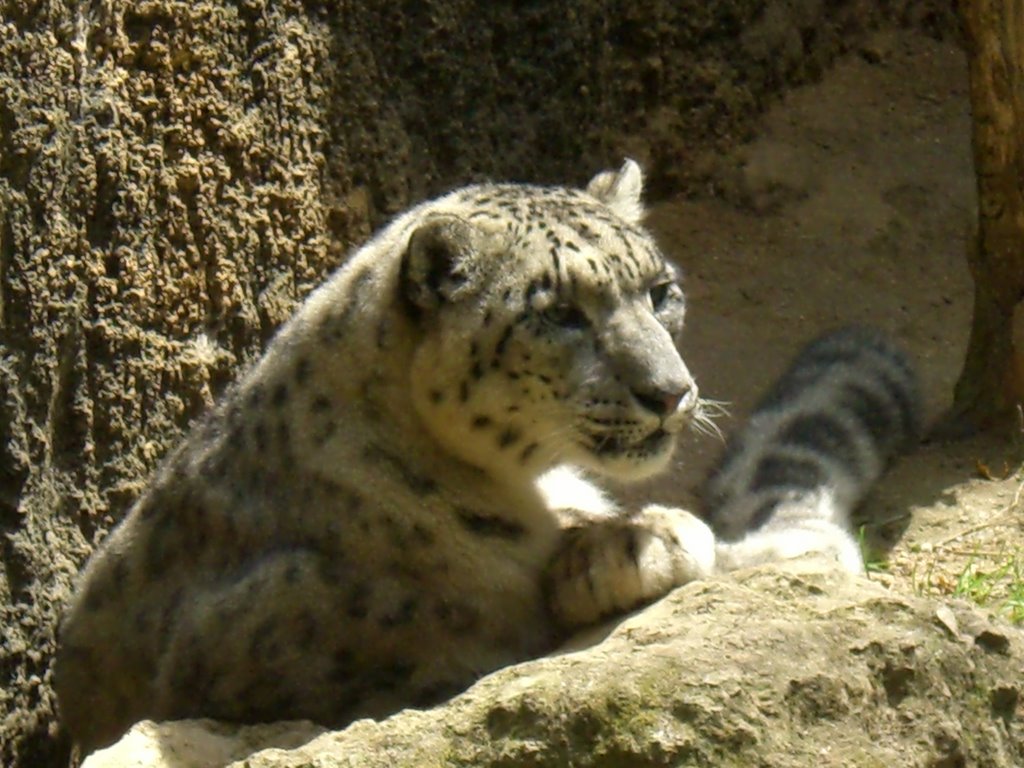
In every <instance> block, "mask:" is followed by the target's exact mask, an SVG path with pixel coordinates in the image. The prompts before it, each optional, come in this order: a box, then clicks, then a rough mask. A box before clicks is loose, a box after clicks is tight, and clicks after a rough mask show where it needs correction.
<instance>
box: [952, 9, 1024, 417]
mask: <svg viewBox="0 0 1024 768" xmlns="http://www.w3.org/2000/svg"><path fill="white" fill-rule="evenodd" d="M959 10H960V17H961V21H962V23H963V27H964V32H965V35H966V43H967V54H968V59H969V66H970V76H971V107H972V111H973V114H974V129H973V144H974V164H975V170H976V172H977V176H978V232H977V239H976V242H975V244H974V247H973V248H972V249H971V252H970V253H969V254H968V264H969V266H970V269H971V274H972V276H973V277H974V284H975V290H974V319H973V323H972V326H971V336H970V341H969V343H968V347H967V356H966V359H965V361H964V367H963V371H962V372H961V374H960V380H959V381H958V382H957V385H956V390H955V395H954V403H953V412H952V419H951V421H952V422H953V423H955V424H959V425H960V426H961V427H966V426H970V427H974V428H979V427H981V428H984V427H989V426H992V425H993V424H995V423H998V422H999V421H1000V420H1001V419H1002V418H1003V417H1005V416H1007V415H1008V414H1010V413H1011V412H1012V411H1013V410H1014V409H1015V408H1016V407H1017V406H1019V405H1020V404H1021V403H1022V402H1024V364H1022V359H1021V357H1020V354H1019V353H1018V352H1017V351H1016V350H1015V348H1014V341H1013V313H1014V309H1015V307H1016V306H1017V304H1018V302H1019V301H1020V300H1021V298H1022V296H1024V0H961V1H960V4H959Z"/></svg>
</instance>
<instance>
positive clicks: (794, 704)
mask: <svg viewBox="0 0 1024 768" xmlns="http://www.w3.org/2000/svg"><path fill="white" fill-rule="evenodd" d="M937 616H938V617H940V618H939V620H936V619H937ZM950 625H952V626H955V627H957V628H958V631H956V632H953V631H951V630H950ZM964 628H969V629H964ZM994 638H1000V640H999V641H998V642H995V641H994ZM588 646H589V647H588ZM1022 669H1024V632H1021V630H1018V629H1015V628H1013V627H1011V626H1010V625H1008V624H1005V623H1002V622H1001V621H999V620H998V619H993V618H990V617H987V616H986V615H985V614H983V613H982V612H981V611H979V610H978V609H977V608H975V607H972V606H970V605H968V604H966V603H960V602H953V603H950V604H948V605H938V606H937V605H936V603H935V602H934V601H930V600H926V599H923V598H917V597H912V596H906V595H899V594H896V593H891V592H889V591H887V590H886V589H884V588H883V587H881V586H879V585H877V584H875V583H872V582H871V581H868V580H865V579H857V580H849V579H846V578H844V577H842V576H841V575H839V574H833V573H830V572H827V571H825V570H823V568H822V566H821V564H820V563H816V562H814V561H796V562H792V563H787V564H783V565H778V566H772V567H768V568H763V569H757V570H751V571H748V572H743V573H740V574H738V575H736V576H734V577H733V578H729V579H721V580H716V581H707V582H699V583H693V584H690V585H688V586H686V587H683V588H681V589H679V590H676V591H675V592H674V593H673V594H671V595H670V596H668V597H667V598H665V599H664V600H662V601H660V602H658V603H656V604H655V605H652V606H650V607H649V608H647V609H645V610H643V611H641V612H639V613H637V614H635V615H633V616H630V617H628V618H626V619H625V620H623V621H621V622H620V623H618V625H616V626H614V627H604V628H602V629H600V630H595V631H593V632H591V633H590V634H589V636H586V637H580V638H577V639H576V640H575V641H574V642H573V643H572V644H571V646H570V647H568V648H567V649H565V650H564V651H563V652H562V653H560V654H558V655H555V656H553V657H550V658H544V659H539V660H537V661H532V662H528V663H525V664H520V665H518V666H516V667H511V668H508V669H504V670H501V671H498V672H496V673H494V674H492V675H489V676H488V677H486V678H484V679H483V680H481V681H480V682H479V683H477V684H476V685H475V686H473V687H472V688H471V689H469V690H468V691H467V692H466V693H464V694H463V695H461V696H458V697H456V698H455V699H453V700H452V701H451V702H449V703H448V704H447V705H445V706H441V707H437V708H435V709H432V710H428V711H415V710H406V711H404V712H401V713H399V714H397V715H395V716H394V717H391V718H388V719H387V720H384V721H381V722H374V721H370V720H362V721H359V722H356V723H354V724H352V725H351V726H350V727H348V728H347V729H345V730H343V731H339V732H334V733H324V734H322V735H318V736H316V737H315V738H312V740H311V741H309V742H308V743H302V744H301V746H296V745H298V744H300V743H301V742H303V741H305V740H306V739H307V738H310V737H311V736H314V735H315V732H314V731H313V730H312V729H311V726H309V725H308V724H303V725H294V724H282V725H279V726H268V727H267V728H269V729H273V728H275V727H276V728H278V730H276V731H275V730H260V729H253V728H245V729H239V730H235V731H232V730H231V729H230V728H228V727H227V726H223V725H217V724H211V723H209V722H182V723H167V724H163V725H153V724H144V725H142V726H139V727H137V728H136V729H135V730H133V731H132V732H131V733H130V734H129V735H128V736H126V737H125V739H124V740H122V741H121V742H120V743H119V744H117V745H115V746H114V747H112V748H111V749H110V750H105V751H104V752H103V753H97V754H96V755H94V756H93V757H92V758H90V760H89V761H87V762H86V764H85V766H84V768H101V766H113V765H118V766H140V767H141V766H146V768H156V767H157V766H165V767H166V768H170V767H171V766H174V768H200V766H202V767H203V768H207V767H209V768H212V767H213V766H219V765H223V764H224V761H225V756H231V758H234V759H236V760H238V762H235V763H232V766H233V768H243V767H244V768H299V767H300V766H310V765H315V766H317V767H318V768H334V767H335V766H365V767H368V768H375V767H376V766H380V768H385V767H388V768H390V767H391V766H441V765H473V766H495V767H496V766H566V765H572V766H662V765H664V766H669V765H680V764H693V765H715V766H728V765H737V766H739V765H743V766H747V765H754V764H757V765H763V766H779V767H780V768H785V767H787V766H792V767H793V768H797V767H799V768H804V767H805V766H808V765H815V766H849V765H857V766H866V765H879V766H896V765H929V766H947V765H948V766H954V765H984V766H990V767H991V768H1001V767H1002V766H1006V768H1010V767H1011V766H1020V765H1024V707H1022V704H1021V688H1022V687H1024V681H1022V677H1021V670H1022ZM233 734H234V735H233ZM254 734H258V735H254ZM207 744H208V745H209V746H202V747H201V748H200V746H192V745H207ZM167 745H175V746H174V747H173V750H174V751H173V755H172V752H171V750H169V749H168V746H167ZM251 745H257V748H258V747H259V746H264V747H267V748H264V749H263V751H259V752H256V753H255V754H252V755H249V756H244V755H245V750H246V749H247V748H248V747H250V746H251ZM101 758H102V761H101Z"/></svg>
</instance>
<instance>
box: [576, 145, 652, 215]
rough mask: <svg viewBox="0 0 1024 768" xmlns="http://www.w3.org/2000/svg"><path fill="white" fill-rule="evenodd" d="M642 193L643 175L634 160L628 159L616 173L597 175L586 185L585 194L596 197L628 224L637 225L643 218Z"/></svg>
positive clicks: (605, 172)
mask: <svg viewBox="0 0 1024 768" xmlns="http://www.w3.org/2000/svg"><path fill="white" fill-rule="evenodd" d="M643 191H644V174H643V171H641V170H640V166H639V165H637V163H636V161H635V160H631V159H629V158H628V157H627V158H626V162H624V163H623V164H622V167H621V168H620V169H619V170H617V171H604V172H602V173H599V174H597V176H595V177H594V178H592V179H591V180H590V183H589V184H587V194H589V195H591V196H593V197H596V198H597V199H598V200H600V201H601V202H602V203H604V204H605V205H607V206H608V207H609V208H611V209H612V211H614V212H615V213H616V214H617V215H618V216H619V218H621V219H623V220H625V221H627V222H629V223H630V224H639V223H640V221H641V220H642V219H643V217H644V206H643V203H641V202H640V195H641V193H642V192H643Z"/></svg>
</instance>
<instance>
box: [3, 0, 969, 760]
mask: <svg viewBox="0 0 1024 768" xmlns="http://www.w3.org/2000/svg"><path fill="white" fill-rule="evenodd" d="M883 8H884V10H883ZM943 8H944V4H942V3H939V2H934V3H933V2H925V3H921V2H909V1H907V2H892V3H884V4H882V3H879V4H875V3H872V2H854V1H853V0H849V1H847V2H838V3H824V2H821V0H799V1H798V2H792V1H791V0H772V2H769V3H763V2H759V1H757V2H756V1H755V0H718V1H717V2H712V3H708V2H702V1H698V0H692V1H689V2H681V3H680V2H667V1H666V2H654V3H647V4H635V3H619V2H612V1H611V0H601V1H599V2H590V3H586V4H576V5H574V6H573V8H572V9H570V10H568V11H567V10H566V9H565V8H564V7H563V6H561V5H558V4H552V3H519V4H515V5H514V6H507V5H503V4H494V5H486V4H484V5H481V4H478V3H469V2H468V0H434V1H433V2H417V3H397V4H395V3H391V4H386V3H377V4H363V3H354V2H346V1H345V0H338V2H335V3H330V2H299V0H280V1H277V2H268V1H267V0H235V1H233V2H231V1H228V0H222V1H220V2H214V1H212V0H199V1H198V2H176V1H175V0H131V1H129V0H103V1H102V2H69V1H68V0H0V534H2V536H0V545H2V546H0V564H2V568H0V626H2V635H0V764H3V765H5V766H11V767H12V768H20V767H21V766H33V768H35V767H42V768H45V767H46V766H51V765H52V766H55V765H61V764H63V762H64V760H65V757H66V754H67V744H66V742H65V741H64V740H62V739H61V738H60V737H59V734H58V732H57V730H56V728H55V720H54V711H53V706H54V704H53V696H52V692H51V688H50V685H49V680H48V677H49V660H50V654H51V652H52V647H53V632H54V628H55V625H56V621H57V617H58V615H59V611H60V608H61V606H62V604H63V600H64V598H65V596H66V594H67V590H68V588H69V586H70V584H71V583H72V580H73V577H74V574H75V573H76V571H77V569H78V567H79V566H80V565H81V563H82V562H83V561H84V559H85V558H86V557H87V555H88V553H89V552H90V551H91V549H92V548H93V546H94V545H95V543H96V542H97V541H98V540H99V539H100V537H101V536H102V535H103V533H104V532H105V531H106V530H107V529H108V528H109V527H110V526H111V525H112V524H113V523H114V522H116V520H117V519H119V517H120V516H121V515H122V514H123V513H124V511H125V509H126V508H127V506H128V505H129V504H130V502H131V501H132V499H133V498H134V497H135V496H136V495H137V494H138V491H139V489H140V487H141V484H142V483H143V482H145V478H146V476H147V475H148V473H149V472H150V471H151V470H152V468H153V466H154V465H155V464H156V462H157V461H158V460H159V459H160V458H161V457H162V456H163V455H164V454H166V452H167V451H168V449H169V447H170V446H171V445H172V444H173V443H174V442H175V440H176V439H177V438H178V436H179V435H180V433H181V431H182V430H183V429H184V428H185V427H186V426H187V425H188V423H189V422H190V421H191V420H193V419H194V418H195V417H196V416H197V415H198V414H199V413H200V412H201V411H202V410H203V409H204V407H206V405H207V404H208V403H209V402H211V400H212V399H213V398H214V397H215V396H216V394H217V393H218V392H219V391H220V390H222V389H223V387H224V386H225V385H226V383H227V382H228V381H229V380H230V379H232V378H233V376H234V374H235V371H236V370H237V369H238V368H239V367H241V366H244V365H245V364H246V362H247V361H249V360H251V359H253V358H254V357H255V356H256V355H257V354H258V353H259V350H260V349H261V347H262V345H263V344H264V343H265V341H266V339H267V338H268V337H269V336H270V335H271V334H272V332H273V330H274V329H275V328H276V327H277V326H278V325H279V324H280V322H281V321H282V320H283V319H284V318H285V317H286V316H287V315H288V314H289V312H290V310H291V308H292V307H293V306H294V304H295V302H296V301H298V300H300V299H301V297H302V296H304V295H305V293H306V292H307V291H308V290H309V289H310V288H311V287H312V286H313V285H315V284H316V283H317V282H318V281H319V280H320V279H321V278H322V276H323V275H324V274H325V273H326V272H327V271H328V270H330V269H331V268H332V267H333V266H335V265H336V264H338V263H340V261H341V260H342V259H343V255H344V253H345V252H346V250H347V249H348V248H349V247H350V246H351V245H352V244H353V243H355V242H358V241H360V240H361V239H363V238H365V237H366V236H367V235H368V233H369V232H370V230H371V228H372V227H373V226H375V225H376V224H378V223H379V222H380V221H382V220H383V219H384V218H385V217H387V216H388V215H390V214H391V213H393V212H395V211H397V210H399V209H401V208H403V207H405V206H406V205H407V204H408V203H409V202H410V201H411V200H413V199H416V198H419V197H421V196H423V195H426V194H429V193H432V192H434V191H437V190H438V189H440V188H442V187H446V186H448V185H451V184H454V183H458V182H463V181H467V180H470V179H475V178H482V177H495V178H511V179H530V180H536V181H562V182H581V181H583V180H585V179H587V178H588V177H589V176H590V175H591V174H592V173H593V172H594V171H595V170H597V169H598V168H600V167H604V166H607V165H609V164H613V163H618V162H619V161H620V159H621V156H622V155H623V154H626V153H629V154H631V155H633V156H635V157H637V158H638V159H639V160H641V161H643V162H644V163H645V164H646V165H647V166H648V167H649V168H650V169H651V171H652V172H653V173H652V187H651V188H652V190H653V191H654V192H655V193H658V192H667V191H669V190H672V189H677V188H680V187H683V186H685V185H686V184H689V183H693V182H696V181H699V180H700V179H701V175H702V173H703V170H702V169H704V168H705V167H706V163H705V162H704V160H703V159H702V158H704V157H705V156H706V153H707V152H708V151H709V150H711V149H714V148H716V147H722V146H727V145H729V144H731V143H732V142H734V141H735V140H736V139H737V138H739V137H742V136H744V135H745V134H746V133H747V131H748V130H749V127H750V125H751V124H752V119H753V117H754V115H755V114H756V113H757V112H758V111H759V110H760V108H761V107H762V106H763V105H764V104H765V103H766V102H767V101H768V100H769V99H770V97H771V95H772V94H773V93H776V92H778V91H779V90H780V89H781V88H782V87H783V86H785V85H786V84H788V83H791V82H795V81H799V80H802V79H806V78H809V77H813V76H815V75H816V74H817V73H818V72H819V71H820V70H821V68H822V67H823V66H825V65H826V64H827V63H828V62H829V61H830V60H831V58H832V57H833V56H834V55H835V54H836V53H838V52H840V51H841V50H843V49H845V48H847V47H849V46H851V45H853V42H852V41H854V40H855V39H857V37H858V35H859V34H860V32H861V31H862V30H864V29H865V28H867V27H869V26H871V25H872V24H874V23H875V22H877V21H880V20H882V19H883V18H889V19H894V20H896V21H899V22H903V23H907V24H913V25H918V26H922V25H923V26H925V27H926V28H928V29H930V30H932V31H937V32H941V31H942V30H945V29H948V23H949V20H948V9H945V10H942V9H943ZM439 83H441V84H443V85H442V86H440V87H439V85H438V84H439Z"/></svg>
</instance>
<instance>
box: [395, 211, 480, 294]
mask: <svg viewBox="0 0 1024 768" xmlns="http://www.w3.org/2000/svg"><path fill="white" fill-rule="evenodd" d="M478 239H479V237H478V233H477V232H476V230H475V228H474V227H473V225H472V224H470V223H469V222H467V221H465V220H464V219H461V218H459V217H458V216H453V215H451V214H440V213H435V214H431V215H430V216H429V217H428V218H427V220H426V221H424V222H423V223H422V224H420V225H419V226H417V227H416V229H414V230H413V232H412V235H410V237H409V244H408V246H407V247H406V249H405V253H403V254H402V266H401V272H400V275H399V282H400V285H401V287H400V290H401V291H402V294H403V295H404V296H405V298H406V299H407V300H408V301H409V302H410V304H411V305H412V306H413V307H415V308H416V309H418V310H433V309H436V308H437V307H439V306H440V305H441V304H443V303H445V302H450V301H457V300H458V299H459V298H460V297H461V296H462V294H464V293H465V292H466V289H467V287H468V284H469V282H470V277H471V272H470V268H469V267H470V257H471V256H472V254H473V253H474V252H475V251H476V246H477V240H478Z"/></svg>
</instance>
